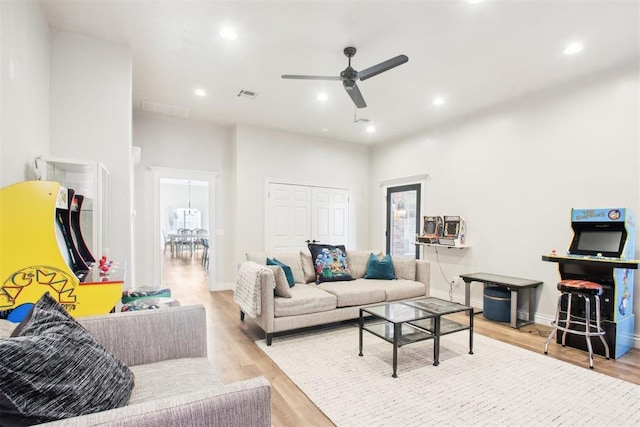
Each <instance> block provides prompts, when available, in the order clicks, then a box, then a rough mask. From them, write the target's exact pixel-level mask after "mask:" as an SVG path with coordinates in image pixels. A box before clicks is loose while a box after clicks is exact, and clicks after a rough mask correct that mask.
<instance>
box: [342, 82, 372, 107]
mask: <svg viewBox="0 0 640 427" xmlns="http://www.w3.org/2000/svg"><path fill="white" fill-rule="evenodd" d="M345 90H346V91H347V93H348V94H349V96H350V97H351V99H352V100H353V103H354V104H356V107H358V108H367V103H366V102H364V98H363V97H362V93H360V89H358V85H357V84H354V85H353V86H352V87H351V89H347V88H346V87H345Z"/></svg>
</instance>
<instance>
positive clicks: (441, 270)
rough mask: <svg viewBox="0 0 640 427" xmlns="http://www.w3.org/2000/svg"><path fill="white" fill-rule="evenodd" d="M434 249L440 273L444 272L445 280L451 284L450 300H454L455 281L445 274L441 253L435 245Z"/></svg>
mask: <svg viewBox="0 0 640 427" xmlns="http://www.w3.org/2000/svg"><path fill="white" fill-rule="evenodd" d="M434 249H435V250H436V261H437V262H438V268H439V269H440V274H442V277H443V278H444V280H445V281H446V282H447V283H448V284H449V302H453V281H451V280H449V278H447V275H446V274H444V270H443V269H442V265H441V264H440V254H438V248H437V247H436V246H434Z"/></svg>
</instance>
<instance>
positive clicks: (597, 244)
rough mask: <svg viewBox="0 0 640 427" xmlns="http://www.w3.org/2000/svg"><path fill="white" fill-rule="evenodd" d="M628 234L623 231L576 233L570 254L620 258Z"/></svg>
mask: <svg viewBox="0 0 640 427" xmlns="http://www.w3.org/2000/svg"><path fill="white" fill-rule="evenodd" d="M625 239H626V233H625V232H624V231H622V230H597V231H596V230H593V229H590V230H581V231H578V232H576V235H575V238H574V241H573V242H572V244H571V249H570V252H571V253H572V254H577V255H592V256H605V257H619V256H620V253H621V252H622V249H623V247H624V242H625Z"/></svg>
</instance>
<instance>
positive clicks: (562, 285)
mask: <svg viewBox="0 0 640 427" xmlns="http://www.w3.org/2000/svg"><path fill="white" fill-rule="evenodd" d="M558 290H559V291H560V292H561V293H560V296H559V297H558V309H557V311H556V320H555V321H553V322H551V325H552V326H553V330H552V331H551V333H550V334H549V337H548V338H547V342H546V343H545V344H544V354H547V350H548V349H549V343H550V342H551V340H552V339H553V338H554V337H555V336H556V333H557V331H562V332H564V334H562V346H563V347H564V346H565V339H566V337H567V333H569V334H576V335H582V336H584V337H585V338H586V340H587V348H588V349H589V368H591V369H593V348H592V347H591V337H600V340H601V341H602V344H603V345H604V350H605V357H606V358H607V360H608V359H609V345H608V344H607V341H606V340H605V339H604V334H605V332H604V329H602V327H601V326H600V295H602V290H603V289H602V285H600V284H598V283H594V282H588V281H586V280H575V279H567V280H561V281H560V282H558ZM564 295H566V296H567V311H566V312H565V314H566V315H565V317H564V318H563V319H561V318H560V314H561V303H562V297H563V296H564ZM573 295H575V296H577V297H578V298H583V299H584V312H585V319H584V320H582V318H576V316H573V317H574V319H572V318H571V317H572V316H571V297H572V296H573ZM591 296H593V298H594V300H595V306H596V319H595V320H596V324H595V325H592V324H591V303H590V299H589V297H591ZM561 323H562V325H561ZM571 325H577V326H582V327H584V328H583V330H580V329H578V330H576V329H571Z"/></svg>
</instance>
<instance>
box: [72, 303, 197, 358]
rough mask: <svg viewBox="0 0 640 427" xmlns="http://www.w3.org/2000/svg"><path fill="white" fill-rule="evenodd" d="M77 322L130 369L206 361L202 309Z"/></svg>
mask: <svg viewBox="0 0 640 427" xmlns="http://www.w3.org/2000/svg"><path fill="white" fill-rule="evenodd" d="M78 322H80V324H81V325H82V326H84V327H85V328H86V329H87V330H88V331H89V333H91V335H93V337H95V338H96V339H97V340H98V342H99V343H100V344H102V345H103V346H104V347H105V348H106V349H107V350H108V351H110V352H111V353H112V354H113V355H115V356H116V357H117V358H118V359H120V360H121V361H122V362H123V363H124V364H125V365H127V366H136V365H144V364H147V363H153V362H161V361H163V360H169V359H179V358H185V357H207V321H206V313H205V308H204V306H202V305H189V306H183V307H168V308H159V309H153V310H140V311H131V312H125V313H113V314H103V315H98V316H87V317H81V318H78Z"/></svg>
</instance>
